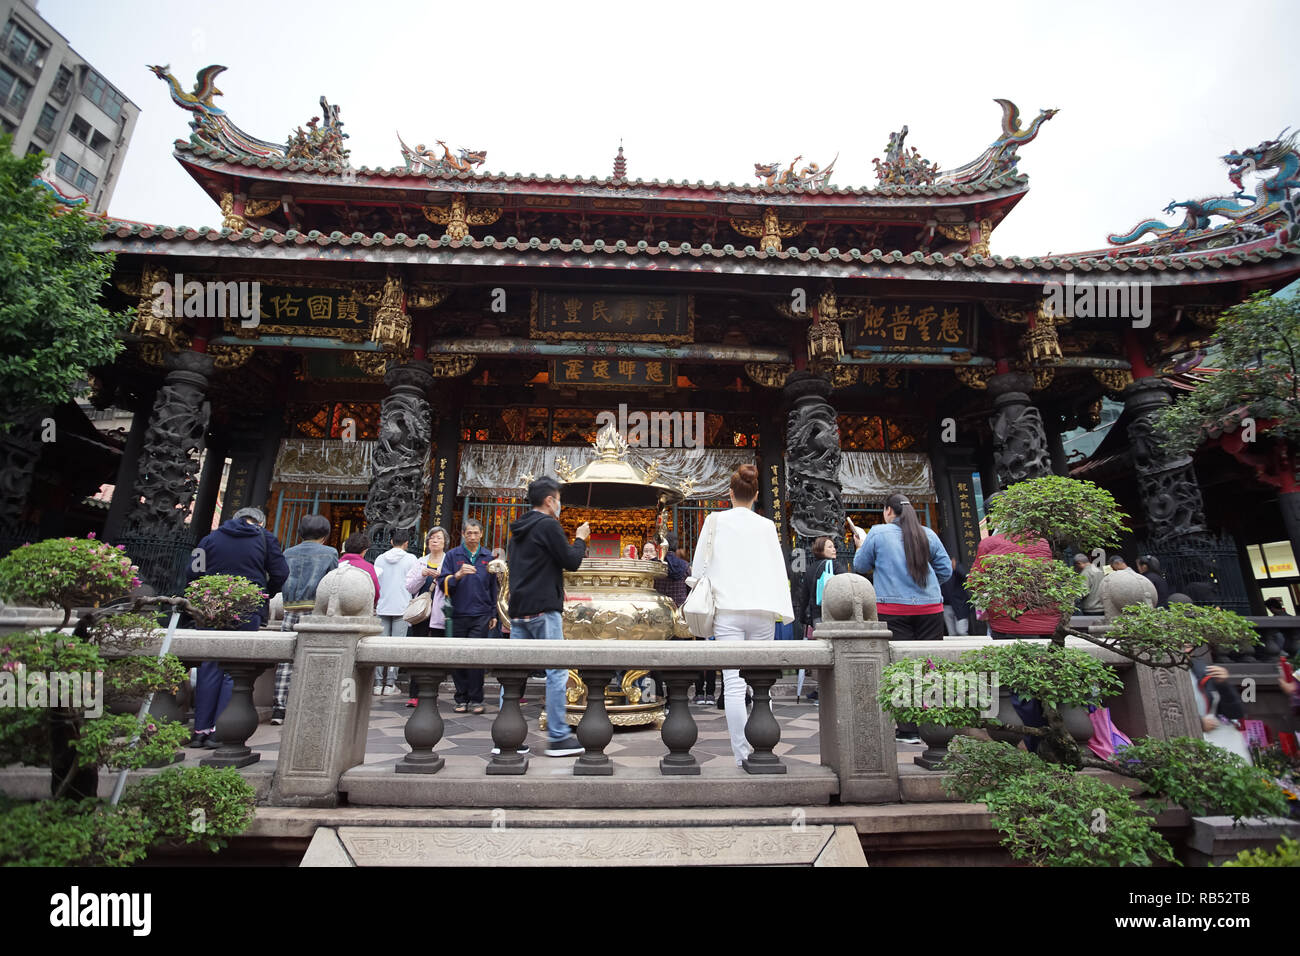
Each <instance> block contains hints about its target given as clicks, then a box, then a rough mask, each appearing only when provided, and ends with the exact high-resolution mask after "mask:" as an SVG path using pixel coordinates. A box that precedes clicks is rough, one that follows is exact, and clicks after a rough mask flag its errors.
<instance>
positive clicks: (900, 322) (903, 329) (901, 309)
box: [889, 305, 912, 342]
mask: <svg viewBox="0 0 1300 956" xmlns="http://www.w3.org/2000/svg"><path fill="white" fill-rule="evenodd" d="M911 324H912V307H911V306H910V305H900V306H895V307H894V315H893V317H892V318H891V319H890V320H889V329H890V331H891V332H893V333H894V341H895V342H904V341H906V340H907V328H908V326H909V325H911Z"/></svg>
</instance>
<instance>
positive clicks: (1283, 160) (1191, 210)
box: [1106, 130, 1300, 251]
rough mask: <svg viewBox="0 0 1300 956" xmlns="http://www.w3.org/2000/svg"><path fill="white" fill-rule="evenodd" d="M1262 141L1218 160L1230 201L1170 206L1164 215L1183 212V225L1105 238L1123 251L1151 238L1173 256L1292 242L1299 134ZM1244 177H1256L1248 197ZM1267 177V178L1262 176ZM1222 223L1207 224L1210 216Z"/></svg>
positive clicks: (1145, 225)
mask: <svg viewBox="0 0 1300 956" xmlns="http://www.w3.org/2000/svg"><path fill="white" fill-rule="evenodd" d="M1286 132H1287V131H1286V130H1283V131H1282V132H1281V133H1280V134H1278V138H1277V139H1268V140H1265V141H1264V142H1262V143H1260V144H1259V145H1258V146H1255V147H1253V148H1251V149H1247V150H1241V151H1238V150H1235V149H1234V150H1233V151H1232V152H1230V153H1228V154H1227V155H1226V156H1223V157H1221V158H1222V159H1223V161H1224V163H1225V164H1227V166H1228V167H1229V172H1228V181H1229V182H1231V183H1232V184H1233V185H1234V186H1235V187H1237V188H1236V191H1235V192H1234V193H1232V194H1231V195H1230V196H1208V197H1205V198H1202V199H1185V200H1183V201H1182V202H1173V201H1171V202H1170V203H1169V205H1167V206H1165V212H1166V213H1169V214H1173V213H1174V212H1175V210H1178V209H1182V210H1183V221H1182V222H1180V223H1174V224H1172V225H1171V224H1169V223H1166V222H1162V221H1161V220H1159V219H1144V220H1142V221H1141V222H1139V223H1138V224H1137V225H1136V226H1134V227H1133V228H1132V229H1130V230H1129V231H1128V232H1125V233H1118V234H1115V235H1111V236H1107V237H1106V241H1107V242H1109V243H1110V244H1111V245H1115V246H1123V245H1127V244H1129V243H1131V242H1137V241H1138V240H1139V239H1141V238H1142V237H1144V236H1146V235H1148V234H1152V235H1153V239H1154V245H1155V247H1156V248H1157V249H1159V250H1165V251H1178V250H1181V249H1184V248H1186V247H1188V246H1190V245H1198V246H1203V247H1206V248H1220V247H1223V246H1230V245H1236V244H1238V243H1240V242H1247V241H1250V240H1252V239H1260V238H1264V237H1266V236H1269V235H1273V234H1275V233H1279V232H1283V231H1285V233H1286V235H1285V237H1284V238H1286V239H1290V238H1294V233H1295V232H1296V231H1297V229H1298V228H1300V227H1298V226H1297V215H1296V204H1295V197H1294V196H1293V191H1294V190H1297V189H1300V176H1298V175H1297V173H1300V150H1298V149H1297V138H1300V132H1297V133H1292V134H1291V135H1290V136H1287V135H1286ZM1247 172H1251V173H1255V174H1256V175H1258V176H1259V177H1260V179H1259V182H1258V183H1257V184H1256V186H1255V194H1254V196H1253V197H1252V196H1250V195H1249V194H1247V193H1246V191H1245V188H1244V187H1243V185H1242V179H1243V177H1244V176H1245V174H1246V173H1247ZM1266 173H1268V175H1266ZM1215 216H1217V217H1219V218H1221V219H1226V220H1227V222H1226V223H1215V224H1211V219H1212V218H1213V217H1215Z"/></svg>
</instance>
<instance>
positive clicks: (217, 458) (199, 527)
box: [190, 440, 226, 538]
mask: <svg viewBox="0 0 1300 956" xmlns="http://www.w3.org/2000/svg"><path fill="white" fill-rule="evenodd" d="M225 467H226V446H225V443H224V442H220V443H218V442H216V441H215V440H214V441H212V442H210V443H209V444H208V448H207V453H206V454H205V455H204V457H203V470H202V471H201V472H200V474H199V489H198V494H197V496H196V497H195V499H194V517H193V518H192V519H191V520H190V527H191V528H193V529H194V534H195V537H196V538H202V537H203V536H204V535H205V534H207V533H208V529H209V528H211V527H212V518H213V515H214V514H215V512H216V510H217V494H218V492H220V490H221V474H222V472H223V471H224V470H225Z"/></svg>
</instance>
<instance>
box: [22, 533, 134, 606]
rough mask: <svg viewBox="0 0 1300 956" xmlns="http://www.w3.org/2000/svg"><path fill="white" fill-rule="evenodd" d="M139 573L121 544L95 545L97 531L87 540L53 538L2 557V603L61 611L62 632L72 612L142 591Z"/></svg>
mask: <svg viewBox="0 0 1300 956" xmlns="http://www.w3.org/2000/svg"><path fill="white" fill-rule="evenodd" d="M138 570H139V568H138V567H137V566H136V565H134V564H132V563H131V559H130V558H129V557H127V555H126V551H125V548H124V547H123V546H122V545H118V546H117V547H116V548H114V547H112V546H111V545H109V544H106V543H105V542H103V541H96V540H95V535H94V532H91V534H90V535H88V536H87V537H86V538H84V539H79V538H49V539H47V540H45V541H38V542H36V543H35V544H25V545H23V546H22V547H21V548H15V549H14V550H13V551H11V552H10V553H9V554H7V555H5V557H3V558H0V598H3V599H4V600H6V601H23V602H26V603H28V604H32V605H35V606H37V607H57V608H62V609H63V621H62V623H60V624H59V626H58V628H57V629H56V630H62V629H63V628H65V627H67V626H68V621H69V620H71V618H72V611H73V608H77V607H89V606H90V605H92V604H99V603H102V602H106V601H111V600H113V599H114V598H118V597H122V596H124V595H126V594H127V593H129V592H130V590H131V589H132V588H135V587H139V586H140V579H139V578H138V577H136V572H137V571H138Z"/></svg>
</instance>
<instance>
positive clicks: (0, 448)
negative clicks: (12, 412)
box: [0, 406, 49, 544]
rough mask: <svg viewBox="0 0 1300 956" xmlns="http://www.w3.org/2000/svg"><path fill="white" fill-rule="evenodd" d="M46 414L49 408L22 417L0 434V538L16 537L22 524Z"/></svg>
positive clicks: (42, 446) (17, 417)
mask: <svg viewBox="0 0 1300 956" xmlns="http://www.w3.org/2000/svg"><path fill="white" fill-rule="evenodd" d="M48 414H49V407H48V406H42V407H41V408H38V409H35V410H32V411H29V412H25V413H22V414H20V415H18V416H15V417H14V418H13V419H12V420H11V421H12V424H11V425H10V426H9V430H8V431H5V432H0V536H4V535H5V532H6V531H12V532H14V533H16V532H17V530H18V526H19V524H20V522H21V521H22V516H23V511H24V509H25V508H26V507H27V498H28V496H29V495H30V494H31V490H32V480H33V479H34V478H35V477H36V464H37V462H39V461H40V459H41V451H42V450H43V448H44V445H43V444H42V442H41V430H42V427H41V421H42V420H43V419H44V418H45V417H46V416H47V415H48ZM18 543H19V544H22V542H21V541H20V542H18Z"/></svg>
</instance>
